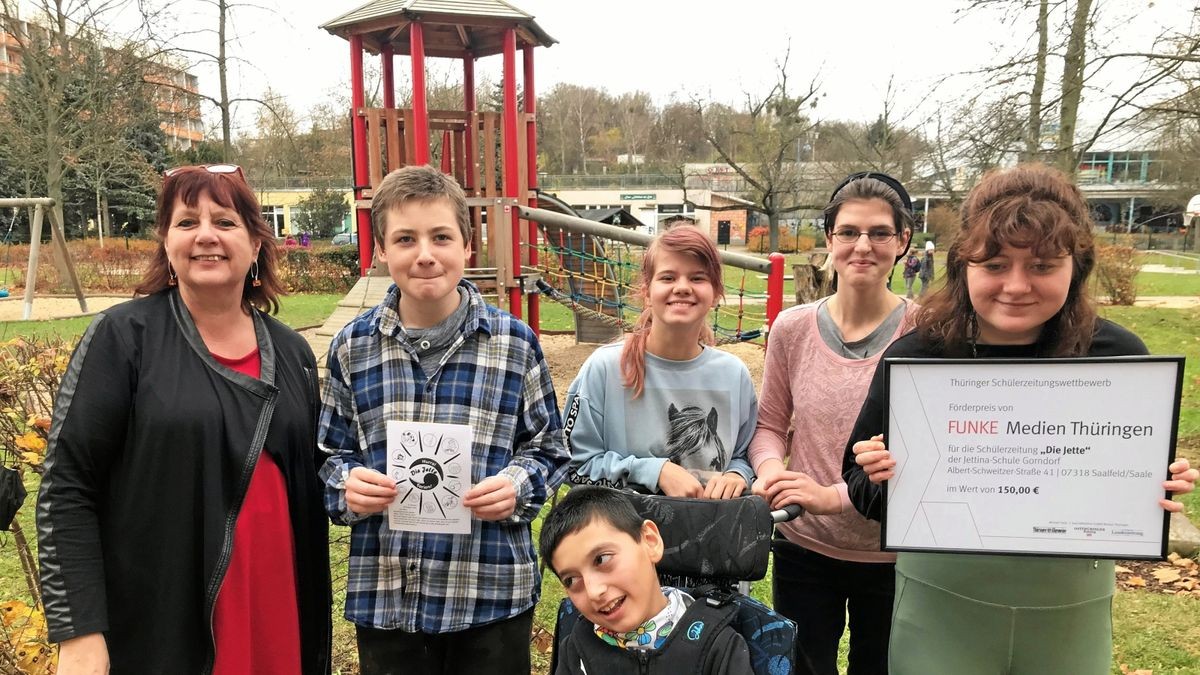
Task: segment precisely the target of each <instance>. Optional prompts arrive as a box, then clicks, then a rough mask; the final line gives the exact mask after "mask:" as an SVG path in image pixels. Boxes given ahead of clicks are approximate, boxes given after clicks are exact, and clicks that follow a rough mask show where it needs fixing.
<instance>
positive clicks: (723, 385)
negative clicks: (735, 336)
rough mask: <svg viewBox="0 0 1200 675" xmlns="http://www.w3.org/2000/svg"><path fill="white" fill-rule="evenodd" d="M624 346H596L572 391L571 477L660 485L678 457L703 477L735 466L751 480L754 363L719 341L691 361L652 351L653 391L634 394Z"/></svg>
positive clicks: (649, 377) (568, 417) (651, 488)
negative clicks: (627, 383) (625, 373)
mask: <svg viewBox="0 0 1200 675" xmlns="http://www.w3.org/2000/svg"><path fill="white" fill-rule="evenodd" d="M622 346H623V345H622V344H620V343H618V344H611V345H605V346H603V347H600V348H599V349H597V350H596V351H595V352H593V353H592V355H591V356H590V357H588V360H587V361H586V362H584V364H583V367H582V368H580V369H579V374H578V375H577V376H576V377H575V381H574V382H572V383H571V387H570V389H568V390H567V401H566V413H565V416H564V419H563V432H564V435H565V437H566V441H567V448H568V450H570V452H571V480H572V481H573V482H577V483H588V484H600V485H608V486H610V487H626V486H629V487H633V488H635V489H638V490H642V491H646V492H658V475H659V472H661V471H662V467H663V464H665V463H666V462H668V461H674V462H675V463H677V464H679V465H680V466H682V467H683V468H685V469H687V470H689V471H690V472H691V473H692V474H693V475H695V476H696V477H697V478H699V479H700V482H701V484H704V483H706V482H708V479H709V478H711V477H712V476H714V475H717V474H718V473H721V472H727V471H733V472H736V473H738V474H739V475H741V476H742V478H744V479H745V480H746V485H747V486H749V485H751V484H752V483H753V482H754V471H753V470H752V469H751V468H750V463H749V461H748V460H747V449H748V448H749V446H750V438H751V437H752V436H753V435H754V424H755V421H756V420H757V418H758V398H757V397H756V396H755V394H754V383H753V382H752V381H751V379H750V371H748V370H747V369H746V364H744V363H742V361H741V360H740V359H738V358H737V357H736V356H734V355H732V354H729V353H728V352H723V351H720V350H718V349H713V348H711V347H705V348H704V350H703V351H702V352H701V353H700V355H699V356H697V357H696V358H694V359H691V360H688V361H671V360H668V359H663V358H659V357H657V356H654V355H653V354H649V353H647V354H646V379H645V390H644V391H643V393H642V395H641V396H640V397H638V398H637V399H634V398H632V396H631V392H630V390H628V389H626V388H625V387H624V385H623V384H622V381H623V380H622V378H621V348H622Z"/></svg>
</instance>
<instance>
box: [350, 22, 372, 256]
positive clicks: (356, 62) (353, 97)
mask: <svg viewBox="0 0 1200 675" xmlns="http://www.w3.org/2000/svg"><path fill="white" fill-rule="evenodd" d="M364 105H366V95H365V94H364V91H363V47H362V36H361V35H351V36H350V137H351V149H352V150H353V151H354V157H353V164H354V167H353V168H354V200H355V201H356V202H358V201H359V200H362V199H363V198H364V195H363V191H364V190H365V189H367V188H369V187H370V186H371V185H370V184H371V177H370V171H369V169H368V168H367V118H365V117H363V116H362V115H361V114H360V112H361V111H362V109H363V106H364ZM354 218H355V229H356V231H357V232H358V268H359V273H360V274H361V275H362V276H366V275H367V270H369V269H371V253H372V248H373V244H374V242H373V241H372V237H371V209H369V208H363V207H356V208H355V209H354Z"/></svg>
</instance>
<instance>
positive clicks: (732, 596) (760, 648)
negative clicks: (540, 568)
mask: <svg viewBox="0 0 1200 675" xmlns="http://www.w3.org/2000/svg"><path fill="white" fill-rule="evenodd" d="M693 593H694V597H695V602H694V603H693V604H692V607H690V608H689V611H693V609H694V610H696V611H702V612H705V613H707V614H708V615H709V616H710V617H711V620H712V622H713V623H715V625H718V626H724V625H726V624H728V625H730V626H732V627H733V628H734V630H736V631H737V632H738V633H739V634H740V635H741V636H742V637H743V638H744V639H745V640H746V646H747V647H748V648H749V650H750V665H751V667H752V668H753V669H754V672H755V674H756V675H811V674H812V673H813V672H815V671H813V670H812V666H811V665H809V662H808V658H807V656H806V655H804V654H798V653H797V652H796V645H795V641H796V626H795V624H793V623H792V622H791V621H789V620H787V619H786V618H784V617H783V616H782V615H780V614H778V613H776V612H775V611H774V610H772V609H771V608H769V607H767V606H766V605H764V604H762V603H761V602H759V601H757V600H755V599H754V598H751V597H749V596H746V595H740V594H737V593H726V592H723V591H721V590H719V589H716V588H714V587H711V586H708V587H700V588H697V589H693ZM580 620H583V621H586V619H583V615H582V614H580V613H579V610H577V609H575V606H574V605H572V604H571V601H570V600H568V599H566V598H564V599H563V600H562V602H561V603H560V604H559V607H558V621H557V623H556V625H555V627H554V634H555V639H554V643H555V647H556V649H555V650H554V654H553V655H552V657H551V659H552V660H551V668H550V672H551V673H553V672H555V669H556V668H557V665H558V658H557V657H558V654H559V653H560V651H561V649H558V648H557V647H559V646H560V645H561V643H562V642H564V641H565V640H566V638H567V636H569V635H570V634H571V632H572V631H573V630H575V626H576V624H577V623H579V621H580ZM714 632H715V631H714ZM702 657H703V652H702V650H696V651H695V653H694V654H689V658H688V659H687V660H688V663H687V664H682V663H679V664H677V665H678V666H679V669H678V671H677V672H680V673H682V672H688V671H689V669H690V668H694V667H695V666H696V665H697V664H698V663H699V662H700V659H702Z"/></svg>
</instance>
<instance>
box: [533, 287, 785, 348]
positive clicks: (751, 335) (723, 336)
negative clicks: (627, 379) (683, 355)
mask: <svg viewBox="0 0 1200 675" xmlns="http://www.w3.org/2000/svg"><path fill="white" fill-rule="evenodd" d="M537 287H538V290H539V291H540V292H541V293H542V295H545V296H546V297H548V298H550V299H551V300H553V301H554V302H557V303H559V304H560V305H562V306H564V307H566V308H568V309H570V310H571V311H573V312H575V313H576V314H577V315H579V316H582V317H584V318H587V319H592V320H593V321H599V322H600V323H603V324H605V325H607V326H613V327H616V328H620V329H621V331H622V332H625V333H629V332H632V331H633V324H632V323H630V322H628V321H625V320H623V319H621V318H620V317H616V316H609V315H608V314H601V313H600V312H597V311H594V310H592V309H589V308H587V307H584V306H583V305H581V304H579V303H578V302H575V301H574V300H572V299H571V298H570V297H568V296H567V295H566V294H565V293H563V292H562V291H560V290H558V289H557V288H554V287H553V286H551V285H550V284H548V283H546V282H545V281H543V280H541V279H538V281H537ZM713 332H714V334H715V335H716V339H717V344H719V345H735V344H741V343H742V342H748V341H750V340H757V339H758V338H760V337H762V336H763V331H761V330H753V331H747V332H741V331H740V330H738V331H729V330H727V329H723V328H719V327H714V330H713Z"/></svg>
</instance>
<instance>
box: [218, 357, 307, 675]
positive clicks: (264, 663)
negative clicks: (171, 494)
mask: <svg viewBox="0 0 1200 675" xmlns="http://www.w3.org/2000/svg"><path fill="white" fill-rule="evenodd" d="M213 358H214V359H216V360H217V361H218V362H219V363H221V364H223V365H225V366H226V367H228V368H230V369H232V370H236V371H237V372H239V373H243V374H245V375H249V376H250V377H258V376H259V368H260V361H259V358H258V350H257V349H256V350H254V351H253V352H250V353H249V354H247V355H246V356H243V357H242V358H240V359H228V358H225V357H222V356H217V355H216V354H213ZM295 560H296V546H295V542H294V540H293V538H292V521H291V519H290V517H289V509H288V495H287V486H286V484H285V483H284V479H283V472H282V471H280V470H279V465H278V464H276V463H275V459H274V458H273V457H271V454H270V453H269V452H267V451H266V450H263V452H262V453H261V454H260V455H259V457H258V465H257V466H255V467H254V475H253V476H251V477H250V486H249V487H248V488H247V489H246V499H245V501H243V502H242V510H241V512H240V513H239V514H238V519H237V526H236V528H235V529H234V533H233V555H232V557H231V558H230V560H229V569H228V571H226V573H225V579H224V581H223V582H222V583H221V590H220V591H219V592H218V593H217V602H216V605H215V606H214V607H213V625H212V628H213V638H214V640H215V642H216V645H217V656H216V662H215V663H214V664H213V675H242V674H248V673H254V674H255V675H260V674H261V675H276V674H278V675H294V674H295V673H299V672H300V610H299V608H298V607H297V600H296V593H297V589H296V563H295Z"/></svg>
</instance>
